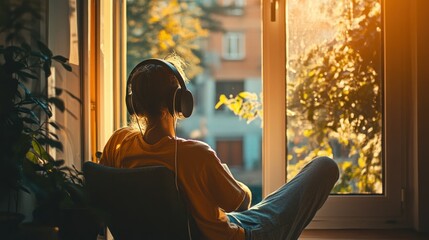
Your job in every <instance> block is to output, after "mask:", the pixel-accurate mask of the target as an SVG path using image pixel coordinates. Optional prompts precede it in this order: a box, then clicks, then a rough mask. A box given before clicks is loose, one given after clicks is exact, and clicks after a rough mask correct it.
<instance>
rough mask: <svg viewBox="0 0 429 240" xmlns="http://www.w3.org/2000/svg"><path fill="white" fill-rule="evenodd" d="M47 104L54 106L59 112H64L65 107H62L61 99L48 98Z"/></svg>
mask: <svg viewBox="0 0 429 240" xmlns="http://www.w3.org/2000/svg"><path fill="white" fill-rule="evenodd" d="M48 102H50V103H52V104H54V105H55V107H57V108H58V109H59V110H60V111H61V112H64V110H65V105H64V101H63V100H62V99H60V98H57V97H50V98H48Z"/></svg>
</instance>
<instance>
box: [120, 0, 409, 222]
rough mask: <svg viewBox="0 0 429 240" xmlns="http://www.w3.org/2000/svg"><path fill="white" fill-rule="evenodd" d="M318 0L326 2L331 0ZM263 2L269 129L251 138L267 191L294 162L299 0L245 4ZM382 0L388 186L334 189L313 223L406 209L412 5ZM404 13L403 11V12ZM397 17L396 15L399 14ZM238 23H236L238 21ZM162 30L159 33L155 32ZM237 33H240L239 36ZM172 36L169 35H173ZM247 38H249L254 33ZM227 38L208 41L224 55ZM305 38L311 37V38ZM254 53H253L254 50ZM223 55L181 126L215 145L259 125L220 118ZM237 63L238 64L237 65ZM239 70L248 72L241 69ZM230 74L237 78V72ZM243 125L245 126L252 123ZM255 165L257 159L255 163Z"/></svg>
mask: <svg viewBox="0 0 429 240" xmlns="http://www.w3.org/2000/svg"><path fill="white" fill-rule="evenodd" d="M320 1H321V2H326V1H327V0H326V1H324V0H320ZM133 2H136V1H127V4H130V3H133ZM299 2H314V1H299ZM343 2H348V1H343ZM350 2H352V1H350ZM353 2H361V1H353ZM256 3H258V4H256ZM259 3H262V13H263V16H264V17H265V19H263V21H262V26H263V28H262V30H263V32H262V40H263V41H262V42H263V44H261V46H263V51H262V53H263V54H262V53H261V57H262V64H261V66H263V68H264V71H263V75H262V76H263V79H264V82H263V84H264V86H263V88H262V90H263V96H264V125H263V131H264V134H263V136H262V134H260V133H258V134H259V135H258V134H254V135H253V136H252V137H251V138H249V139H253V140H251V141H252V142H253V143H256V142H258V140H260V137H262V138H263V141H262V144H263V147H262V150H261V149H258V150H256V153H255V156H258V154H261V151H262V158H263V161H261V159H260V157H254V158H255V159H257V160H255V161H254V162H255V163H259V164H261V165H262V171H263V172H264V174H262V177H261V180H262V181H263V186H264V188H263V192H264V194H268V193H270V192H272V191H274V190H275V189H277V187H279V186H281V185H282V184H283V183H284V182H285V181H286V179H287V174H286V173H287V168H288V166H287V161H286V160H287V154H288V153H287V151H286V148H285V146H286V145H287V142H288V139H286V138H285V133H286V129H287V124H286V122H287V121H286V118H285V116H286V115H287V114H290V113H288V110H287V109H286V106H287V105H286V102H285V101H284V100H285V99H286V96H287V94H286V91H285V90H286V89H290V88H287V84H286V76H287V74H288V73H287V69H286V67H285V66H287V65H286V63H287V62H288V61H289V59H288V55H287V54H289V53H290V52H288V51H287V49H288V44H290V43H288V41H287V37H290V35H288V34H289V33H290V32H289V30H290V29H289V27H290V26H288V25H287V24H288V21H289V20H292V19H290V18H289V17H288V14H289V13H290V12H289V13H288V12H287V8H288V7H290V6H288V7H287V6H286V5H287V4H293V3H294V1H262V2H261V1H255V4H253V3H252V4H246V6H245V7H246V8H248V7H249V6H253V5H257V6H258V7H259ZM379 3H380V7H381V12H382V16H383V17H382V18H381V19H380V21H381V29H380V30H381V31H382V33H383V34H382V36H383V39H382V46H383V47H382V50H381V51H382V53H381V56H382V57H381V60H382V62H383V64H382V66H383V67H384V69H383V78H382V82H383V84H385V85H384V88H383V89H382V90H383V95H382V96H383V99H382V100H383V103H384V105H383V109H382V111H383V117H382V124H383V127H382V128H383V131H384V132H383V139H384V140H383V142H382V147H384V150H383V158H384V159H385V160H383V161H384V163H383V166H384V169H383V170H382V171H383V174H384V175H383V184H384V186H383V187H382V191H381V192H377V194H364V195H362V194H355V193H354V194H347V195H344V194H341V195H339V194H337V195H333V196H330V197H329V199H328V201H327V203H326V204H325V206H324V207H323V208H322V209H321V210H320V211H319V213H318V215H317V216H316V218H315V221H313V223H312V225H311V226H315V227H344V228H346V227H352V228H356V227H359V228H374V227H395V226H399V225H400V224H402V223H403V222H404V221H403V220H404V219H403V215H401V212H402V209H401V204H402V202H401V194H402V193H404V192H407V191H405V190H404V189H403V187H404V172H403V171H402V170H401V166H403V163H402V162H401V159H403V158H406V157H407V152H406V151H405V150H404V146H406V143H405V141H406V132H405V129H404V126H406V123H405V122H404V121H405V120H404V116H403V115H401V114H402V113H403V111H402V110H403V108H404V104H403V103H402V102H403V101H404V100H406V99H405V96H404V92H403V91H402V90H403V86H404V83H403V79H409V77H410V76H409V74H408V73H409V72H410V69H408V68H407V66H405V65H404V64H403V62H402V61H401V60H403V59H404V56H405V57H407V56H408V55H407V54H409V53H408V52H406V51H407V50H406V49H404V48H403V47H401V46H408V45H409V42H407V41H408V39H407V38H405V37H404V38H402V37H399V36H403V35H405V33H406V32H407V29H406V28H407V26H406V25H405V24H403V25H401V21H399V19H408V17H406V16H404V12H403V9H407V6H408V5H407V2H406V1H399V0H392V1H379ZM273 4H274V5H273ZM291 6H292V5H291ZM136 9H138V8H136ZM136 9H134V10H133V11H135V10H136ZM246 12H247V11H246ZM303 12H305V11H303ZM137 15H139V16H144V15H142V14H137V13H136V16H137ZM400 16H403V18H401V17H400ZM243 17H245V15H243ZM258 17H260V16H258ZM396 19H398V20H397V21H396ZM146 20H148V19H146ZM152 20H153V19H152ZM241 21H243V20H241ZM136 26H137V25H136ZM235 29H238V27H237V28H235ZM288 29H289V30H288ZM316 30H317V29H316ZM243 31H244V30H243ZM156 37H160V36H159V35H157V36H156ZM164 37H165V36H164ZM210 37H211V36H210ZM235 38H236V39H238V37H235ZM139 39H152V38H149V37H148V38H143V37H141V36H140V37H139ZM166 39H167V40H168V38H166ZM220 39H222V37H220ZM134 40H135V39H128V41H129V42H130V41H131V44H135V45H138V43H137V42H132V41H134ZM243 40H244V36H243ZM247 40H248V41H250V37H249V39H247ZM252 40H253V37H252ZM257 40H258V39H257ZM218 42H219V41H217V43H218ZM221 42H222V44H219V45H220V47H219V46H218V45H213V44H212V45H211V44H208V46H207V47H208V48H209V51H208V54H213V55H216V54H218V55H216V56H222V57H224V55H225V52H224V51H225V48H224V43H225V42H224V40H221ZM243 42H244V41H243ZM166 43H168V44H174V41H173V43H172V42H169V41H167V42H166ZM168 44H167V45H165V47H167V49H170V48H171V47H172V46H170V45H168ZM299 44H301V42H299ZM303 44H304V45H306V44H307V43H303ZM237 45H238V44H236V46H237ZM243 45H244V44H243ZM249 45H250V44H249ZM289 47H290V46H289ZM214 49H216V51H214ZM243 50H244V46H243ZM147 52H151V53H153V52H154V51H153V49H151V51H147ZM243 52H244V51H243ZM155 53H157V52H155ZM248 53H249V54H250V52H248ZM243 57H244V54H243ZM290 57H291V56H289V58H290ZM246 58H247V56H246ZM137 59H138V58H137ZM224 59H225V60H226V59H227V58H226V57H225V58H224ZM246 60H247V59H246ZM221 62H223V61H219V60H218V61H214V62H212V63H211V65H208V66H206V67H205V68H204V70H205V71H204V74H203V75H199V76H202V77H201V79H203V80H204V81H203V82H202V83H201V84H200V83H198V85H199V87H201V88H202V93H203V94H202V95H201V96H204V99H207V101H206V102H204V104H203V105H204V108H203V109H204V111H202V112H203V113H204V114H205V115H203V114H201V115H200V114H198V115H195V116H193V118H194V119H195V121H193V122H188V121H183V122H181V123H180V127H181V131H183V134H189V133H191V132H195V133H197V134H196V135H198V134H199V135H198V136H201V139H202V140H204V141H206V142H208V143H209V144H210V145H212V146H216V141H217V140H219V139H228V138H227V137H226V136H227V135H228V134H229V137H231V136H232V135H234V136H236V134H235V133H234V134H231V133H230V132H228V130H233V131H242V132H246V133H245V134H244V133H243V136H246V135H247V133H248V132H251V131H253V128H254V127H255V126H254V125H250V126H246V125H240V122H239V120H237V119H235V120H237V122H234V121H231V122H228V123H227V124H230V125H228V130H226V128H225V126H227V125H225V122H221V121H223V119H221V118H218V117H216V116H215V114H213V113H214V108H213V106H214V105H215V103H214V102H212V101H213V99H216V97H215V96H214V95H216V93H215V91H214V87H215V86H216V80H215V79H217V78H215V77H214V76H216V74H214V72H216V71H217V72H224V70H223V69H219V68H217V67H219V65H222V64H223V63H222V64H221ZM225 62H227V63H228V64H229V63H231V62H232V63H236V62H233V61H225ZM237 62H240V61H237ZM234 67H235V68H237V67H236V66H234ZM288 67H289V66H288ZM237 69H247V68H237ZM240 74H246V73H243V71H241V72H240ZM311 74H313V73H311ZM196 79H198V78H196ZM229 79H237V78H235V77H234V78H232V77H231V78H229ZM242 79H246V77H243V78H242ZM193 80H195V79H193ZM201 99H203V97H201ZM201 101H203V100H201ZM279 109H282V110H279ZM228 121H229V120H228ZM243 126H246V128H244V127H243ZM250 129H252V130H250ZM183 136H185V135H183ZM259 142H260V141H259ZM246 144H247V140H246V139H245V138H243V145H242V146H243V149H247V147H246ZM252 146H253V145H252ZM246 151H247V150H244V151H243V153H244V154H243V163H244V165H245V166H246V163H247V162H248V161H249V160H247V156H246V154H247V153H246ZM258 151H259V152H258ZM342 151H344V149H341V148H338V149H335V150H334V151H333V153H335V154H337V153H338V154H342ZM256 165H257V164H254V165H251V166H256ZM363 220H364V221H363Z"/></svg>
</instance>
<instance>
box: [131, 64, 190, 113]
mask: <svg viewBox="0 0 429 240" xmlns="http://www.w3.org/2000/svg"><path fill="white" fill-rule="evenodd" d="M148 64H154V65H160V66H164V67H166V68H167V69H168V70H169V71H170V72H171V73H172V74H173V75H174V76H175V78H176V79H177V81H178V82H179V85H180V88H178V89H177V90H176V92H175V97H174V98H173V103H172V104H173V107H172V109H173V113H171V114H172V115H173V116H177V117H179V118H187V117H189V116H191V114H192V110H193V106H194V100H193V97H192V93H191V92H190V91H189V90H188V89H187V88H186V84H185V81H184V79H183V77H182V75H181V74H180V73H179V71H178V70H177V68H176V67H175V66H174V65H173V64H172V63H170V62H168V61H165V60H163V59H157V58H149V59H146V60H143V61H142V62H140V63H139V64H137V65H136V66H135V67H134V68H133V70H132V71H131V73H130V75H129V77H128V80H127V87H126V91H127V93H126V96H125V103H126V105H127V110H128V112H129V113H130V114H136V113H135V110H134V105H133V99H132V98H133V96H132V95H133V92H132V84H133V83H132V81H133V75H134V74H135V72H136V71H138V70H139V69H141V68H142V67H143V66H145V65H148Z"/></svg>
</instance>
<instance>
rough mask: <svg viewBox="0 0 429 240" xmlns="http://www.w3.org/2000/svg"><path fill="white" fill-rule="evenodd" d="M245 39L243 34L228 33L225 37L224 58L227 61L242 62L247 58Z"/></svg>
mask: <svg viewBox="0 0 429 240" xmlns="http://www.w3.org/2000/svg"><path fill="white" fill-rule="evenodd" d="M244 44H245V39H244V33H242V32H227V33H225V34H224V35H223V52H222V56H223V58H224V59H226V60H242V59H243V58H244V57H245V46H244Z"/></svg>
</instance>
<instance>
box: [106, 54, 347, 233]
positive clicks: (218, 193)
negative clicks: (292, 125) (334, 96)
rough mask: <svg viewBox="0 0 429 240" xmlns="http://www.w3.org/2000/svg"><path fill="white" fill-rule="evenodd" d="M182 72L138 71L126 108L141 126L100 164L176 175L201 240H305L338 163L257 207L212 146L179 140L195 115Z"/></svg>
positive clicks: (120, 136)
mask: <svg viewBox="0 0 429 240" xmlns="http://www.w3.org/2000/svg"><path fill="white" fill-rule="evenodd" d="M182 65H183V61H181V59H180V58H177V57H172V58H169V59H166V60H161V59H149V60H145V61H143V62H141V63H140V64H138V65H137V66H136V67H135V68H134V69H133V71H132V72H131V74H130V76H129V79H128V82H127V99H126V102H127V109H128V111H129V112H130V115H131V116H132V117H133V118H134V120H135V123H136V125H137V126H136V127H132V126H127V127H124V128H121V129H119V130H117V131H115V132H114V133H113V134H112V136H111V137H110V139H109V140H108V142H107V144H106V145H105V147H104V150H103V153H102V156H101V159H100V164H103V165H107V166H111V167H117V168H136V167H142V166H149V165H164V166H166V167H167V168H169V169H170V170H172V171H174V172H175V175H176V178H177V180H176V181H177V182H176V184H177V185H178V190H179V189H180V193H181V195H182V196H183V195H184V196H185V198H186V202H187V203H188V204H189V211H190V213H191V215H192V217H193V219H194V221H195V224H196V227H197V228H198V230H199V232H200V234H201V239H213V240H222V239H231V240H244V239H246V240H247V239H253V240H256V239H263V240H269V239H276V240H277V239H297V238H298V237H299V235H300V234H301V232H302V230H303V229H304V228H305V226H307V224H308V223H309V222H310V221H311V219H312V218H313V216H314V215H315V213H316V212H317V210H318V209H319V208H320V207H321V206H322V205H323V204H324V202H325V200H326V199H327V197H328V195H329V193H330V191H331V189H332V187H333V185H334V184H335V182H336V181H337V180H338V175H339V173H338V167H337V165H336V163H335V162H334V161H333V160H332V159H330V158H328V157H319V158H316V159H314V160H313V161H311V162H310V163H309V164H308V165H307V166H305V167H304V169H302V170H301V172H300V173H299V174H298V175H297V176H296V177H295V178H293V179H292V180H291V181H289V182H288V183H286V184H285V185H283V186H282V187H280V188H279V189H278V190H277V191H275V192H273V193H272V194H270V195H269V196H267V197H265V198H264V199H263V200H262V201H261V202H260V203H258V204H256V205H254V206H252V207H251V206H250V203H251V199H252V195H251V191H250V190H249V188H248V187H247V186H246V185H245V184H243V183H241V182H239V181H237V180H236V179H235V178H234V177H233V175H232V174H231V173H230V172H229V171H228V169H227V168H225V164H223V163H222V162H221V160H220V159H219V158H218V156H217V155H216V152H215V151H214V150H213V149H212V148H211V147H210V146H209V145H207V144H206V143H204V142H201V141H198V140H192V139H183V138H179V137H177V136H176V121H177V119H178V118H179V117H180V116H181V117H182V118H183V115H186V116H185V117H189V115H190V113H189V111H191V112H192V107H193V102H192V95H190V92H189V91H188V90H187V89H186V86H185V84H184V82H183V79H180V78H184V74H183V70H182ZM179 94H180V95H181V96H178V95H179ZM189 97H190V98H191V99H189ZM189 101H190V103H189ZM186 104H188V106H186ZM189 104H191V105H192V106H189ZM189 108H190V110H189Z"/></svg>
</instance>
